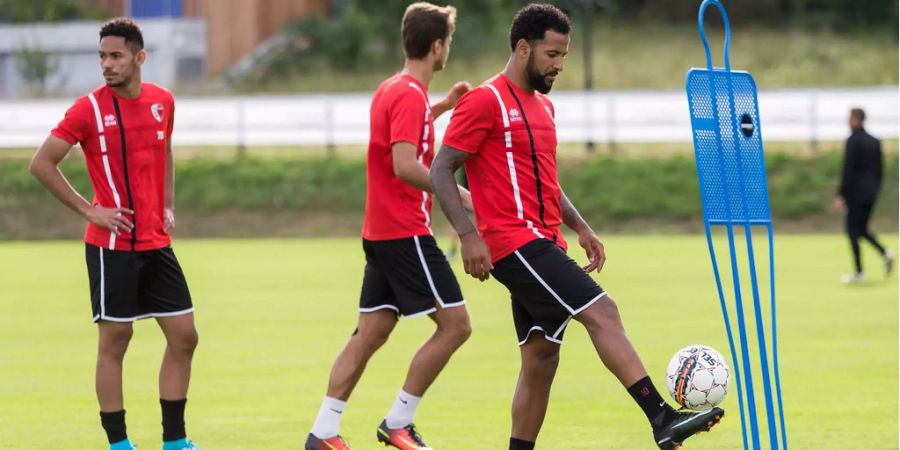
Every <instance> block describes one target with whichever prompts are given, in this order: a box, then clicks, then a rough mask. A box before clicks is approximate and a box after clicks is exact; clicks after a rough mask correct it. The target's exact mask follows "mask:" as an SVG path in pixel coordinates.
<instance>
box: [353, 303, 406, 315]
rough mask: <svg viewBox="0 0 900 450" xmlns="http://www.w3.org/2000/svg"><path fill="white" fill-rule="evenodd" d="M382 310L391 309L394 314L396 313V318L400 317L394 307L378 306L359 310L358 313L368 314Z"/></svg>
mask: <svg viewBox="0 0 900 450" xmlns="http://www.w3.org/2000/svg"><path fill="white" fill-rule="evenodd" d="M382 309H393V310H394V312H395V313H397V315H398V316H399V315H400V310H399V309H397V307H396V306H394V305H378V306H373V307H371V308H359V312H360V313H370V312H375V311H380V310H382Z"/></svg>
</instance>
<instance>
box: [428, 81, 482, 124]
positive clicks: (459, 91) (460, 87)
mask: <svg viewBox="0 0 900 450" xmlns="http://www.w3.org/2000/svg"><path fill="white" fill-rule="evenodd" d="M471 89H472V85H471V84H469V82H468V81H460V82H458V83H456V84H454V85H453V87H452V88H450V92H448V93H447V97H446V98H444V99H443V100H441V101H439V102H437V103H435V104H433V105H431V116H432V117H433V118H434V119H435V120H437V118H438V117H440V116H441V114H444V113H445V112H447V111H450V110H451V109H453V107H454V106H456V102H457V101H459V98H460V97H462V95H463V94H465V93H466V92H469V91H470V90H471Z"/></svg>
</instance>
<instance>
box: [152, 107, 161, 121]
mask: <svg viewBox="0 0 900 450" xmlns="http://www.w3.org/2000/svg"><path fill="white" fill-rule="evenodd" d="M150 113H152V114H153V118H154V119H156V121H157V122H162V113H163V105H162V104H161V103H154V104H153V105H151V106H150Z"/></svg>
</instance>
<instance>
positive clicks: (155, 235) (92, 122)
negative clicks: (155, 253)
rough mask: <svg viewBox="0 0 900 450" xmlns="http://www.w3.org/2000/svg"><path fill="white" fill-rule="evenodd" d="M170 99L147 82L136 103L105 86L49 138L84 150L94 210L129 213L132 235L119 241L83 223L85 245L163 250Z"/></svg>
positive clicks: (72, 109)
mask: <svg viewBox="0 0 900 450" xmlns="http://www.w3.org/2000/svg"><path fill="white" fill-rule="evenodd" d="M174 117H175V100H174V98H173V97H172V93H171V92H169V91H167V90H166V89H163V88H161V87H159V86H157V85H155V84H152V83H143V84H142V85H141V94H140V95H139V96H138V97H137V98H136V99H128V98H124V97H120V96H118V95H116V93H115V92H113V90H112V88H110V87H108V86H106V85H104V86H101V87H99V88H97V89H95V90H94V91H93V92H91V93H90V94H88V95H86V96H84V97H81V98H79V99H78V100H76V101H75V104H73V105H72V106H71V107H70V108H69V110H68V111H66V116H65V118H64V119H63V120H62V121H61V122H60V123H59V125H57V127H56V128H54V129H53V131H51V134H52V135H53V136H56V137H58V138H60V139H63V140H65V141H66V142H68V143H70V144H72V145H75V144H79V145H80V146H81V149H82V150H83V151H84V157H85V161H86V162H87V168H88V174H89V175H90V177H91V184H92V185H93V187H94V199H93V201H92V202H91V203H92V204H93V205H100V206H103V207H106V208H116V207H121V208H129V209H131V210H133V211H134V217H129V219H130V220H131V221H132V223H134V229H133V230H132V232H130V233H129V232H126V231H122V233H121V234H120V235H119V236H116V235H115V234H114V233H113V232H111V231H110V230H108V229H106V228H101V227H99V226H97V225H94V224H93V223H88V225H87V229H86V230H85V233H84V240H85V242H87V243H88V244H92V245H96V246H98V247H103V248H106V249H109V250H132V251H144V250H155V249H159V248H163V247H166V246H168V245H169V244H170V243H171V238H170V236H169V234H168V233H166V232H165V231H163V208H164V207H165V199H164V195H165V179H166V146H167V144H168V142H169V139H170V138H171V136H172V126H173V124H174Z"/></svg>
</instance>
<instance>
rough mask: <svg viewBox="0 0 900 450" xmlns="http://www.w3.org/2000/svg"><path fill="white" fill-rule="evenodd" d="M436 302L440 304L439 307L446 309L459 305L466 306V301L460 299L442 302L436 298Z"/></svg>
mask: <svg viewBox="0 0 900 450" xmlns="http://www.w3.org/2000/svg"><path fill="white" fill-rule="evenodd" d="M438 304H439V305H441V309H447V308H456V307H459V306H466V301H465V300H460V301H458V302H454V303H444V302H442V301H440V300H438Z"/></svg>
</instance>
